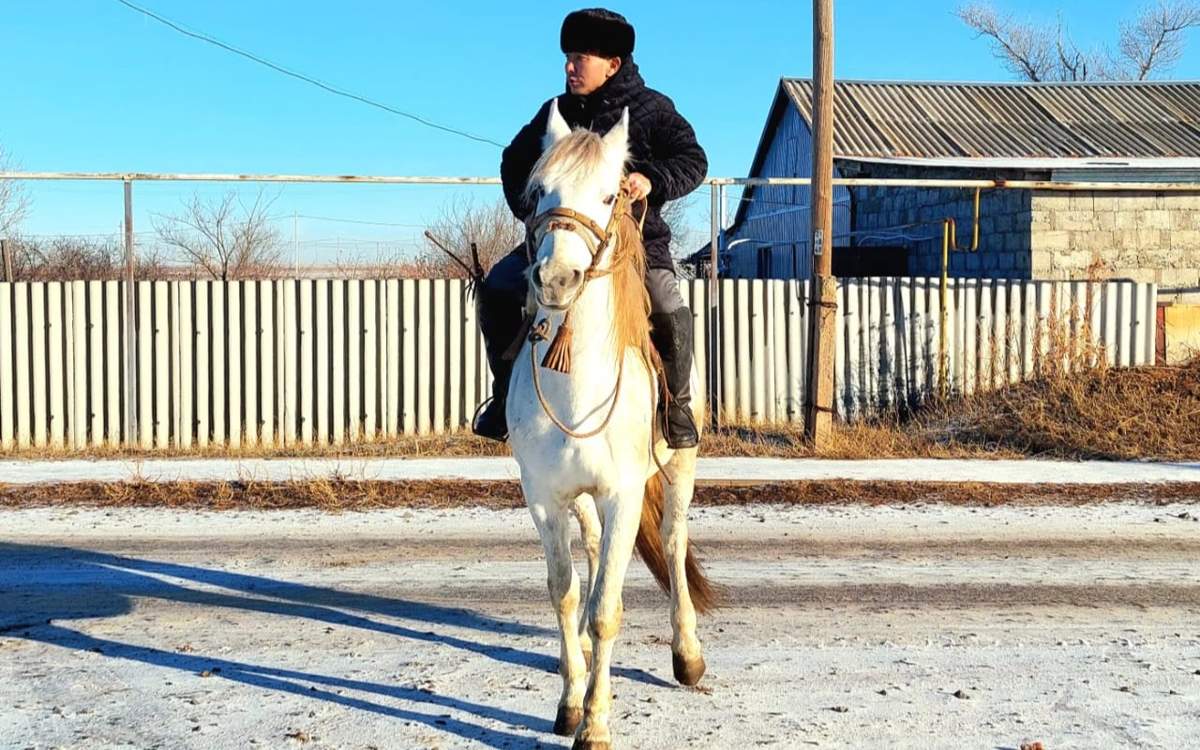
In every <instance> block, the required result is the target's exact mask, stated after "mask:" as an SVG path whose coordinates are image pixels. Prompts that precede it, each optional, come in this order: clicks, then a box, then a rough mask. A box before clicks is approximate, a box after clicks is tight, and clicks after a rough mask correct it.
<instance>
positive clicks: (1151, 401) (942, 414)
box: [915, 360, 1200, 460]
mask: <svg viewBox="0 0 1200 750" xmlns="http://www.w3.org/2000/svg"><path fill="white" fill-rule="evenodd" d="M915 422H916V424H917V425H919V428H920V430H921V432H922V433H923V434H924V435H925V437H926V439H929V440H933V441H935V442H949V443H953V444H955V445H957V446H959V447H960V448H964V449H965V448H967V447H969V446H978V447H980V448H983V449H986V450H992V449H1001V450H1008V451H1012V452H1015V453H1017V454H1020V455H1025V456H1053V457H1058V458H1074V459H1087V458H1092V459H1112V460H1124V459H1158V460H1195V459H1198V458H1200V429H1197V425H1198V424H1200V360H1193V361H1192V362H1191V363H1189V364H1187V365H1183V366H1179V367H1168V366H1157V367H1139V368H1130V369H1107V368H1093V369H1089V370H1084V371H1082V372H1076V373H1055V374H1052V375H1049V376H1045V377H1042V378H1038V379H1036V380H1030V381H1027V382H1024V383H1019V384H1016V385H1012V386H1008V387H1005V388H1001V389H999V390H996V391H992V392H989V393H984V394H979V395H976V396H974V397H972V398H968V399H964V400H960V401H958V402H955V403H947V404H943V405H941V406H937V407H933V408H931V409H930V410H928V411H927V412H926V413H924V414H920V415H918V416H917V418H916V420H915Z"/></svg>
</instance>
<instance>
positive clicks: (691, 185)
mask: <svg viewBox="0 0 1200 750" xmlns="http://www.w3.org/2000/svg"><path fill="white" fill-rule="evenodd" d="M553 101H554V100H553V99H551V100H550V101H547V102H546V103H545V104H543V105H542V106H541V108H540V109H539V110H538V113H537V114H536V115H534V117H533V119H532V120H530V121H529V124H528V125H526V126H525V127H523V128H521V131H520V132H519V133H517V135H516V137H515V138H513V141H512V143H510V144H509V146H508V148H506V149H504V155H503V157H502V158H501V161H500V178H501V180H502V181H503V183H504V197H505V199H506V200H507V201H508V206H509V208H511V209H512V212H513V214H514V215H515V216H516V217H517V218H518V219H520V220H522V221H524V220H526V219H527V218H529V217H530V216H531V215H532V214H533V212H534V210H535V209H536V208H537V206H536V205H535V204H532V203H531V202H529V201H527V200H526V199H525V196H524V192H525V183H526V182H527V181H528V179H529V173H530V172H531V171H533V165H534V164H535V163H536V162H537V160H538V157H539V156H541V154H542V136H543V135H544V134H545V132H546V122H547V120H548V119H549V114H550V104H551V102H553ZM625 107H629V155H630V156H629V162H628V164H627V165H626V168H627V170H628V171H629V172H641V173H642V174H644V175H646V177H648V178H649V179H650V185H651V187H650V195H649V196H648V197H647V202H648V203H649V206H650V212H649V214H648V215H647V216H646V227H645V242H646V260H647V264H648V265H649V266H650V267H651V268H673V267H674V266H673V265H672V263H671V250H670V245H671V229H670V227H668V226H667V223H666V222H665V221H663V219H662V215H661V210H662V206H663V204H664V203H666V202H667V201H672V200H677V199H679V198H682V197H683V196H685V195H687V194H688V193H690V192H691V191H693V190H695V189H696V187H697V186H699V185H700V182H701V181H702V180H703V179H704V175H705V173H706V172H707V171H708V158H707V157H706V156H705V154H704V149H702V148H700V144H698V143H696V134H695V132H693V131H692V126H691V125H690V124H688V121H687V120H685V119H683V116H682V115H680V114H679V113H678V112H676V111H675V104H674V103H673V102H672V101H671V100H670V99H669V98H667V97H666V96H664V95H663V94H660V93H659V92H657V91H655V90H654V89H651V88H647V86H646V82H645V81H643V80H642V76H641V74H639V73H638V69H637V65H636V64H635V63H634V62H633V59H632V58H628V59H626V61H625V62H624V64H622V65H621V69H620V70H618V71H617V74H616V75H614V76H613V77H612V78H610V79H608V80H607V81H606V82H605V83H604V85H603V86H601V87H600V88H598V89H596V90H595V91H594V92H592V93H591V94H588V95H587V96H577V95H575V94H571V93H566V94H562V95H560V96H559V97H558V109H559V111H560V112H562V116H563V119H565V120H566V121H567V124H569V125H570V126H571V127H585V128H588V129H589V130H592V131H594V132H596V133H600V134H604V133H606V132H608V130H609V128H611V127H612V126H613V125H615V124H617V121H618V120H620V119H621V112H622V110H624V108H625Z"/></svg>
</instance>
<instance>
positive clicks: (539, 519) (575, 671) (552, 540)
mask: <svg viewBox="0 0 1200 750" xmlns="http://www.w3.org/2000/svg"><path fill="white" fill-rule="evenodd" d="M530 512H531V513H532V514H533V521H534V524H535V525H536V526H537V529H538V534H539V535H540V536H541V538H542V546H543V547H544V548H545V550H546V568H547V583H548V586H549V589H550V603H551V604H552V605H553V606H554V611H555V613H556V614H557V615H558V630H559V637H560V649H559V659H558V671H559V673H560V674H561V675H562V678H563V691H562V697H561V698H560V699H559V701H558V713H557V715H556V716H555V718H554V732H555V734H561V735H564V736H570V735H572V734H574V733H575V729H576V727H578V726H579V722H580V721H582V719H583V696H584V689H585V688H586V686H587V666H586V665H585V664H584V660H583V651H582V649H581V647H580V643H579V631H578V621H579V613H578V609H579V576H578V575H576V574H575V566H574V565H573V564H572V562H571V536H570V534H571V526H570V518H569V517H568V516H567V514H566V512H565V510H564V509H562V508H561V507H549V508H547V507H545V506H542V505H540V504H539V505H533V504H531V505H530Z"/></svg>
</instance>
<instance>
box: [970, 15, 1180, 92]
mask: <svg viewBox="0 0 1200 750" xmlns="http://www.w3.org/2000/svg"><path fill="white" fill-rule="evenodd" d="M955 14H956V15H957V16H958V18H959V20H961V21H962V22H963V23H964V24H966V25H967V26H968V27H969V28H971V29H972V30H974V31H975V34H976V36H977V37H983V38H985V39H988V40H989V41H990V43H991V46H992V54H994V55H995V56H996V58H997V59H999V60H1000V61H1001V62H1002V63H1003V64H1004V66H1005V67H1006V68H1008V70H1009V71H1010V72H1011V73H1013V74H1014V75H1015V76H1017V77H1018V78H1023V79H1025V80H1027V81H1087V80H1137V81H1142V80H1146V79H1149V78H1152V77H1154V76H1157V75H1161V74H1164V73H1166V72H1167V71H1169V70H1170V69H1171V67H1172V66H1173V65H1174V64H1175V63H1177V62H1178V61H1179V59H1180V57H1181V56H1182V55H1183V48H1184V42H1185V39H1184V32H1185V31H1186V30H1187V29H1190V28H1194V27H1196V26H1200V5H1198V4H1197V3H1196V2H1195V0H1158V2H1157V3H1156V4H1154V5H1150V6H1147V7H1145V8H1143V9H1142V10H1141V11H1140V12H1139V14H1138V16H1137V18H1136V19H1134V20H1133V21H1131V22H1130V21H1126V22H1122V23H1121V26H1120V34H1119V42H1118V46H1117V50H1118V51H1117V53H1115V54H1114V53H1113V52H1112V51H1111V50H1110V49H1108V48H1107V47H1103V46H1102V47H1099V48H1096V49H1091V50H1085V49H1081V48H1080V47H1079V46H1078V45H1077V44H1076V43H1075V42H1074V40H1073V39H1072V38H1071V36H1070V33H1069V32H1068V30H1067V27H1066V24H1065V23H1064V21H1063V19H1062V16H1061V15H1060V16H1059V18H1058V21H1057V23H1055V24H1054V25H1053V26H1046V25H1043V24H1039V23H1036V22H1034V21H1021V20H1016V19H1014V18H1013V17H1012V16H1011V15H1003V14H1001V13H999V12H998V11H997V10H996V9H995V8H994V7H993V6H992V5H991V4H989V3H987V2H974V3H969V4H966V5H962V6H960V7H959V8H958V10H957V11H956V13H955Z"/></svg>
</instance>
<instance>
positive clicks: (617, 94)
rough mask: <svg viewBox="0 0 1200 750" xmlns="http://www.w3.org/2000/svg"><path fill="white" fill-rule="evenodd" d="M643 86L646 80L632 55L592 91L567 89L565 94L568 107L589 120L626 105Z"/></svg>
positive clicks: (644, 86)
mask: <svg viewBox="0 0 1200 750" xmlns="http://www.w3.org/2000/svg"><path fill="white" fill-rule="evenodd" d="M644 88H646V82H645V81H644V80H643V79H642V74H641V73H640V72H638V66H637V63H635V62H634V61H633V58H632V57H629V58H627V59H626V60H625V62H624V63H622V64H621V69H620V70H618V71H617V74H616V75H614V76H613V77H612V78H609V79H608V80H607V81H605V82H604V85H603V86H601V87H600V88H598V89H596V90H595V91H593V92H592V93H590V94H587V95H585V96H578V95H576V94H572V93H570V91H568V92H567V94H566V99H567V101H568V109H569V110H570V111H573V112H578V113H580V114H581V115H583V117H582V118H581V119H586V120H591V119H594V118H595V117H597V116H598V115H601V114H603V113H607V112H611V111H613V110H617V109H620V108H621V107H625V106H627V105H628V104H629V103H630V102H631V101H632V100H633V98H634V96H636V94H637V93H638V92H639V91H641V90H642V89H644ZM564 116H566V113H564ZM568 119H569V118H568ZM576 124H579V123H576ZM584 124H586V123H584Z"/></svg>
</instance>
